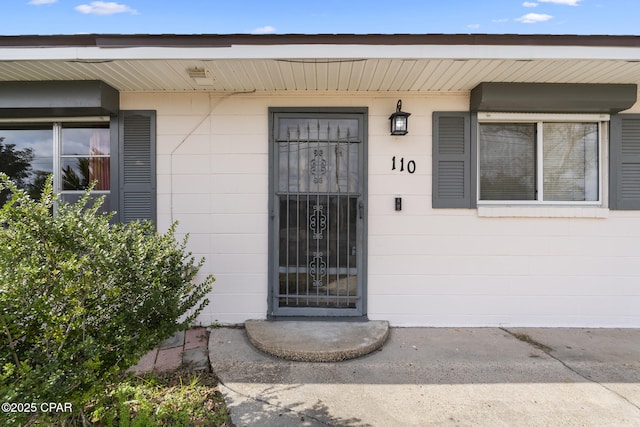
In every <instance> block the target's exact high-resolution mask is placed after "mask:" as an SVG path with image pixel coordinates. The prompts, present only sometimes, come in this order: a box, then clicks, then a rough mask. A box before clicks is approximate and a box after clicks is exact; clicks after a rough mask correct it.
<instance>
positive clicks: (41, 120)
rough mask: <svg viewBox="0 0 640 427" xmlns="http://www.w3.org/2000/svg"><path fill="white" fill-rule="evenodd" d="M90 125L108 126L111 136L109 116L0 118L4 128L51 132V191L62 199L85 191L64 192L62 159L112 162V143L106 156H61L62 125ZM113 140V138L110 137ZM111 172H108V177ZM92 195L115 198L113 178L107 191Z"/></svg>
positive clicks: (109, 208) (111, 124) (92, 192)
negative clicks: (34, 127)
mask: <svg viewBox="0 0 640 427" xmlns="http://www.w3.org/2000/svg"><path fill="white" fill-rule="evenodd" d="M70 123H72V124H83V123H86V124H91V123H105V124H107V125H108V129H109V132H110V134H111V135H113V132H114V130H113V120H112V119H111V117H109V116H86V117H85V116H82V117H20V118H0V124H2V125H5V126H11V125H16V126H20V125H23V126H24V125H29V124H40V125H47V126H48V127H49V128H50V130H51V135H52V142H53V147H52V149H53V165H52V166H53V191H54V193H58V194H60V196H61V197H62V196H63V195H65V194H71V195H82V194H84V192H85V190H64V189H63V186H62V160H63V158H75V157H108V158H110V159H111V161H112V162H113V161H114V160H113V156H114V155H113V143H112V142H110V146H111V149H110V150H109V155H108V156H89V155H87V156H78V155H63V154H62V128H63V127H64V124H70ZM111 139H113V137H111ZM112 174H113V171H110V176H111V175H112ZM91 194H92V195H95V196H101V195H105V196H109V198H112V197H114V196H115V197H117V192H116V191H114V188H113V178H111V179H110V182H109V190H92V191H91ZM56 208H57V204H56V205H54V212H55V210H56ZM105 208H108V210H112V208H113V203H109V205H105Z"/></svg>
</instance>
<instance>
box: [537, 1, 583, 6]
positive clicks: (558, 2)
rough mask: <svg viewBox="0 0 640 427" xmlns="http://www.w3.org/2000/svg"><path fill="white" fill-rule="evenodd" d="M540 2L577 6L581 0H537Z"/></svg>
mask: <svg viewBox="0 0 640 427" xmlns="http://www.w3.org/2000/svg"><path fill="white" fill-rule="evenodd" d="M538 1H539V2H540V3H554V4H564V5H567V6H578V3H580V2H581V1H582V0H538Z"/></svg>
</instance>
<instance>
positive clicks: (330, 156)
mask: <svg viewBox="0 0 640 427" xmlns="http://www.w3.org/2000/svg"><path fill="white" fill-rule="evenodd" d="M366 119H367V110H366V109H276V108H273V109H270V131H271V132H270V135H271V141H270V161H271V174H270V183H269V187H270V212H271V227H270V253H269V259H270V266H269V268H270V274H269V277H270V282H271V283H270V289H269V294H270V298H269V314H270V315H271V316H364V315H365V314H366V305H365V304H366V301H365V284H366V280H365V279H366V268H365V263H366V238H365V236H366V129H367V127H366Z"/></svg>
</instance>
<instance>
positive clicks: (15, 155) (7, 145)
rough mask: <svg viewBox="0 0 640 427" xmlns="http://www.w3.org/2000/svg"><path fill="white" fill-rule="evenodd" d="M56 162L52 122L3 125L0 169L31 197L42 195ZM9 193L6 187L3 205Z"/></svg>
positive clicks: (0, 139) (0, 134)
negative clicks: (32, 124) (18, 125)
mask: <svg viewBox="0 0 640 427" xmlns="http://www.w3.org/2000/svg"><path fill="white" fill-rule="evenodd" d="M53 163H54V159H53V130H52V127H51V125H46V126H20V127H17V126H3V127H0V172H4V173H6V174H7V175H8V176H9V178H11V179H12V180H13V182H15V183H16V185H17V186H18V187H19V188H22V189H24V190H26V191H27V192H28V193H29V195H30V196H31V197H33V198H35V199H39V198H40V193H41V192H42V189H43V187H44V183H45V181H46V178H47V176H48V175H49V174H51V173H53ZM8 194H9V193H8V191H6V190H5V191H3V192H2V193H1V194H0V206H1V205H3V204H4V203H5V202H6V201H7V198H8Z"/></svg>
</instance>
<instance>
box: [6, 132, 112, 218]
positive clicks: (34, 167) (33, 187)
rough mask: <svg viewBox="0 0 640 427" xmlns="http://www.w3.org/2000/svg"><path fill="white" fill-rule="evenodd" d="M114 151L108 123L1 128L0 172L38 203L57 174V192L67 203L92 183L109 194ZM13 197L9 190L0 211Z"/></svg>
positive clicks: (96, 188) (55, 186)
mask: <svg viewBox="0 0 640 427" xmlns="http://www.w3.org/2000/svg"><path fill="white" fill-rule="evenodd" d="M55 147H58V149H55ZM110 147H111V133H110V130H109V124H108V123H107V122H82V123H42V124H28V125H24V124H4V125H0V172H3V173H5V174H7V175H8V176H9V178H11V180H12V181H13V182H15V183H16V185H17V186H18V187H19V188H21V189H24V190H26V191H27V192H28V193H29V195H30V196H31V197H32V198H34V199H36V200H37V199H39V198H40V195H41V193H42V190H43V188H44V184H45V182H46V179H47V177H48V176H49V175H50V174H54V175H55V174H58V176H57V177H55V178H56V179H55V180H54V191H55V192H59V193H62V194H63V197H62V200H70V199H69V197H71V198H74V197H75V196H73V197H72V195H74V194H81V193H82V192H83V191H84V190H86V189H87V188H88V187H89V185H90V184H91V182H92V181H97V183H96V185H95V187H94V191H96V192H97V193H99V194H108V193H109V190H110V176H111V174H110V166H111V162H110V154H111V153H110ZM54 153H57V154H54ZM56 156H57V157H56ZM8 197H9V192H8V191H7V190H4V191H2V192H1V193H0V206H2V205H3V204H4V203H5V202H6V201H7V200H8ZM78 197H79V196H78Z"/></svg>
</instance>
